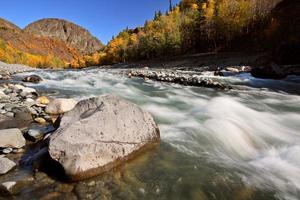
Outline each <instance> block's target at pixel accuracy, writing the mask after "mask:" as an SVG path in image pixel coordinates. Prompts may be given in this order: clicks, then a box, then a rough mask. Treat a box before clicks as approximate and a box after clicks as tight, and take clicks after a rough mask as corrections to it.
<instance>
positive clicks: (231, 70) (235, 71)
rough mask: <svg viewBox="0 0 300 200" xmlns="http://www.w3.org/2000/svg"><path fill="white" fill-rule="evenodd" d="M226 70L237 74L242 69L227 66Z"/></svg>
mask: <svg viewBox="0 0 300 200" xmlns="http://www.w3.org/2000/svg"><path fill="white" fill-rule="evenodd" d="M225 70H226V71H229V72H231V73H235V74H238V73H240V71H239V70H238V69H237V68H234V67H226V68H225Z"/></svg>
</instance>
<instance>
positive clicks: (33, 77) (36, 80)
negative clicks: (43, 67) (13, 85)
mask: <svg viewBox="0 0 300 200" xmlns="http://www.w3.org/2000/svg"><path fill="white" fill-rule="evenodd" d="M42 80H43V79H42V78H41V77H40V76H38V75H30V76H27V77H25V78H23V79H22V81H23V82H30V83H39V82H41V81H42Z"/></svg>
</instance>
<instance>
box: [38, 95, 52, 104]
mask: <svg viewBox="0 0 300 200" xmlns="http://www.w3.org/2000/svg"><path fill="white" fill-rule="evenodd" d="M36 101H37V102H38V103H39V104H42V105H47V104H49V103H50V100H49V99H48V98H47V97H45V96H41V97H39V98H37V100H36Z"/></svg>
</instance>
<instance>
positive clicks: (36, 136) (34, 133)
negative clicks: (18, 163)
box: [27, 129, 44, 141]
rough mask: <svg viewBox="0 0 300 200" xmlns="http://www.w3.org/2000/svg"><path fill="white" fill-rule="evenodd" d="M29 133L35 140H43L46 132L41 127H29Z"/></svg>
mask: <svg viewBox="0 0 300 200" xmlns="http://www.w3.org/2000/svg"><path fill="white" fill-rule="evenodd" d="M27 134H28V135H29V136H30V137H32V138H33V139H34V140H35V141H39V140H42V139H43V136H44V133H43V132H42V131H41V130H40V129H29V130H28V132H27Z"/></svg>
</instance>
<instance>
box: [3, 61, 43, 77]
mask: <svg viewBox="0 0 300 200" xmlns="http://www.w3.org/2000/svg"><path fill="white" fill-rule="evenodd" d="M35 70H37V69H36V68H32V67H29V66H26V65H20V64H7V63H4V62H1V61H0V80H8V79H10V77H11V75H13V74H15V73H21V72H28V71H35Z"/></svg>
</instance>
